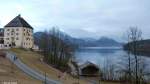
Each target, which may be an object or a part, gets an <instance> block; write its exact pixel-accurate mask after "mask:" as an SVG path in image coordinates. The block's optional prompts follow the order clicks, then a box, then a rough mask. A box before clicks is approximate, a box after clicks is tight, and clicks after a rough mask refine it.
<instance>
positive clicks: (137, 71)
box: [125, 27, 146, 84]
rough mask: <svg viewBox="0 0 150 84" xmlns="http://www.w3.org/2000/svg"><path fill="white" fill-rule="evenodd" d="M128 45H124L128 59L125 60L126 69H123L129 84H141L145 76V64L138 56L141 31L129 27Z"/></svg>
mask: <svg viewBox="0 0 150 84" xmlns="http://www.w3.org/2000/svg"><path fill="white" fill-rule="evenodd" d="M127 36H128V43H127V44H126V45H125V49H127V50H128V51H127V53H128V55H127V56H128V59H127V60H126V61H127V62H128V63H127V69H125V72H126V75H128V76H127V78H128V82H129V84H132V83H133V84H143V82H145V81H144V76H145V75H146V74H145V73H146V72H145V69H146V64H145V61H144V59H142V57H140V56H138V50H139V41H140V40H142V31H141V30H139V29H138V28H137V27H130V29H129V31H128V32H127ZM131 53H132V54H131Z"/></svg>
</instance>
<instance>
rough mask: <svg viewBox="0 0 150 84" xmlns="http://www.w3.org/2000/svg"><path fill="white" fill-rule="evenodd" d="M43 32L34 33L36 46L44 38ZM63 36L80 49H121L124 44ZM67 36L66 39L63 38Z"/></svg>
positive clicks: (106, 38)
mask: <svg viewBox="0 0 150 84" xmlns="http://www.w3.org/2000/svg"><path fill="white" fill-rule="evenodd" d="M42 34H43V32H36V33H34V39H35V44H37V45H38V44H39V41H40V40H39V38H40V37H41V36H42ZM60 34H61V35H60V36H62V40H64V41H66V42H71V43H73V44H76V45H78V46H79V47H120V46H122V43H119V42H117V41H116V40H114V39H111V38H108V37H101V38H99V39H93V38H74V37H71V36H69V35H67V34H64V33H62V32H61V33H60ZM64 35H65V38H64V37H63V36H64Z"/></svg>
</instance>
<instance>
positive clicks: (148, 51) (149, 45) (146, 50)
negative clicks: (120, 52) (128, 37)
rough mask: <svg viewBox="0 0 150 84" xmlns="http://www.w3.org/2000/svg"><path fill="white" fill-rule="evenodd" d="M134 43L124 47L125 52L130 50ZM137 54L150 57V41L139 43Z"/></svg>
mask: <svg viewBox="0 0 150 84" xmlns="http://www.w3.org/2000/svg"><path fill="white" fill-rule="evenodd" d="M132 43H133V42H130V43H128V44H125V45H124V49H125V50H129V48H128V45H132ZM137 51H138V52H137V53H138V54H141V55H150V39H147V40H141V41H137Z"/></svg>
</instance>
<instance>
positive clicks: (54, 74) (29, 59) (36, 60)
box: [11, 49, 88, 84]
mask: <svg viewBox="0 0 150 84" xmlns="http://www.w3.org/2000/svg"><path fill="white" fill-rule="evenodd" d="M11 51H13V52H15V53H16V55H17V56H18V57H19V58H20V59H21V60H22V61H23V62H24V63H25V64H27V65H28V66H30V67H31V68H33V69H35V70H37V71H39V72H40V73H41V74H44V73H45V72H46V73H47V76H48V77H49V78H52V79H55V80H60V81H62V82H63V84H73V83H75V82H77V81H78V80H77V79H75V78H73V77H72V76H70V75H68V74H67V75H66V77H65V78H63V79H59V78H58V76H59V75H60V74H62V73H61V72H60V71H59V70H57V69H55V68H53V67H51V66H49V65H47V64H45V63H43V62H42V61H40V59H41V58H42V56H41V55H40V54H38V53H36V52H32V51H26V50H22V49H11ZM80 84H88V82H87V81H85V80H80Z"/></svg>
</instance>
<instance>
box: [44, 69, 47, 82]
mask: <svg viewBox="0 0 150 84" xmlns="http://www.w3.org/2000/svg"><path fill="white" fill-rule="evenodd" d="M46 78H47V76H46V72H45V80H44V84H47V80H46Z"/></svg>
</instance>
